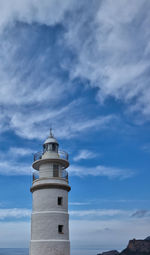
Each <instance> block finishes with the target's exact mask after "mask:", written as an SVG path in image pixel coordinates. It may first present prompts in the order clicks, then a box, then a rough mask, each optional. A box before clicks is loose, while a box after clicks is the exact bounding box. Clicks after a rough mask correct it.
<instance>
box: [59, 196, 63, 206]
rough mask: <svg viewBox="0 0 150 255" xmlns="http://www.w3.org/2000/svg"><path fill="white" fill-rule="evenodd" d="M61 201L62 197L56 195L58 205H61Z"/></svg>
mask: <svg viewBox="0 0 150 255" xmlns="http://www.w3.org/2000/svg"><path fill="white" fill-rule="evenodd" d="M62 202H63V198H62V197H58V205H62Z"/></svg>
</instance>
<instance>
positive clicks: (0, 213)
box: [0, 208, 31, 220]
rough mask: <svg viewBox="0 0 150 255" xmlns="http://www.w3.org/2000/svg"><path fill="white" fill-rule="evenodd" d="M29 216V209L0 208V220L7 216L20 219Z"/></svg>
mask: <svg viewBox="0 0 150 255" xmlns="http://www.w3.org/2000/svg"><path fill="white" fill-rule="evenodd" d="M30 216H31V210H29V209H19V208H12V209H0V220H6V219H8V218H13V219H20V218H26V217H30Z"/></svg>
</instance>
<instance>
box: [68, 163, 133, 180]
mask: <svg viewBox="0 0 150 255" xmlns="http://www.w3.org/2000/svg"><path fill="white" fill-rule="evenodd" d="M69 173H70V175H73V176H78V177H85V176H88V175H92V176H105V177H108V178H110V179H113V178H119V179H126V178H130V177H132V176H133V171H131V170H128V169H119V168H115V167H107V166H102V165H98V166H95V167H92V168H90V167H88V166H87V167H83V166H79V165H71V166H70V170H69Z"/></svg>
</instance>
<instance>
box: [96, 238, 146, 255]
mask: <svg viewBox="0 0 150 255" xmlns="http://www.w3.org/2000/svg"><path fill="white" fill-rule="evenodd" d="M97 255H150V237H147V238H146V239H145V240H136V239H133V240H130V241H129V244H128V246H127V248H126V249H125V250H123V251H122V252H120V253H119V252H118V251H116V250H113V251H108V252H103V253H101V254H100V253H99V254H97Z"/></svg>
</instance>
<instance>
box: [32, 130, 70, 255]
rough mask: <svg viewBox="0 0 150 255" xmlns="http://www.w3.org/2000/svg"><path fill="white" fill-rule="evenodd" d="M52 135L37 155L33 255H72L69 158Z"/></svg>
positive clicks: (34, 179)
mask: <svg viewBox="0 0 150 255" xmlns="http://www.w3.org/2000/svg"><path fill="white" fill-rule="evenodd" d="M58 147H59V144H58V142H57V140H56V139H55V138H54V136H53V134H52V132H51V131H50V136H49V137H48V138H47V139H46V141H45V142H44V144H43V152H42V153H36V154H35V155H34V162H33V164H32V167H33V168H34V169H35V170H36V172H37V171H38V173H39V175H38V178H37V176H36V175H35V174H34V175H33V184H32V187H31V192H32V195H33V205H32V218H31V243H30V255H70V242H69V215H68V192H69V191H70V186H69V185H68V173H67V171H66V168H67V167H68V166H69V161H68V154H67V153H66V152H64V151H59V150H58Z"/></svg>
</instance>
